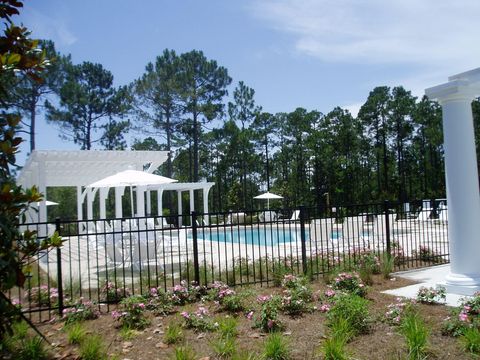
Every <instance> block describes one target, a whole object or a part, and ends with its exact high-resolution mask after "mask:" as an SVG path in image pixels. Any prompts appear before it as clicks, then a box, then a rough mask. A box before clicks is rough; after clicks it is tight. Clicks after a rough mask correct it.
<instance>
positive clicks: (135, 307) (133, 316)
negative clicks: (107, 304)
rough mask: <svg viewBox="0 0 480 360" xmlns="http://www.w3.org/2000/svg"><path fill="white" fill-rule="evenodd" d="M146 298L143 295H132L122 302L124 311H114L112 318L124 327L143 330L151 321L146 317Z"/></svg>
mask: <svg viewBox="0 0 480 360" xmlns="http://www.w3.org/2000/svg"><path fill="white" fill-rule="evenodd" d="M145 302H146V300H145V298H144V297H143V296H141V295H132V296H129V297H127V298H125V299H123V300H122V301H121V305H122V306H123V311H121V312H119V311H112V317H113V318H114V319H115V320H117V321H119V322H120V324H121V326H122V327H126V328H129V329H138V330H141V329H143V328H145V327H146V326H147V325H148V324H149V323H150V321H149V320H148V319H147V318H146V317H145V309H146V305H145Z"/></svg>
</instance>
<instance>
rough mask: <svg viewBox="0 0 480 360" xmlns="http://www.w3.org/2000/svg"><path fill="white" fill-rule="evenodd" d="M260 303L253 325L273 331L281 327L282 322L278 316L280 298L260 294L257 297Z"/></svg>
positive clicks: (266, 330)
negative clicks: (258, 312)
mask: <svg viewBox="0 0 480 360" xmlns="http://www.w3.org/2000/svg"><path fill="white" fill-rule="evenodd" d="M257 301H258V302H259V303H260V306H261V308H260V314H259V315H257V316H255V319H254V321H255V327H257V328H260V329H262V330H263V331H265V332H274V331H278V330H281V329H283V326H284V325H283V324H282V322H281V321H280V319H279V318H278V313H279V309H280V306H281V299H280V297H279V296H276V295H274V296H271V295H260V296H258V297H257Z"/></svg>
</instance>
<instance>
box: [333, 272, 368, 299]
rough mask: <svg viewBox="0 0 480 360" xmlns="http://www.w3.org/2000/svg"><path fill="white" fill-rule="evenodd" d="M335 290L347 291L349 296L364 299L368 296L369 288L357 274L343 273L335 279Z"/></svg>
mask: <svg viewBox="0 0 480 360" xmlns="http://www.w3.org/2000/svg"><path fill="white" fill-rule="evenodd" d="M332 288H333V289H334V290H340V291H345V292H347V293H349V294H354V295H358V296H361V297H364V296H365V295H366V294H367V287H366V285H365V284H364V283H363V281H362V279H361V278H360V276H359V275H358V274H357V273H355V272H354V273H348V272H341V273H339V274H338V275H337V276H335V278H334V279H333V284H332Z"/></svg>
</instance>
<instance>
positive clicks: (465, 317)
mask: <svg viewBox="0 0 480 360" xmlns="http://www.w3.org/2000/svg"><path fill="white" fill-rule="evenodd" d="M458 320H460V321H463V322H467V321H468V315H467V314H466V313H464V312H463V311H462V312H461V313H460V314H458Z"/></svg>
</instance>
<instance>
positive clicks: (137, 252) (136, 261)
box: [132, 240, 163, 270]
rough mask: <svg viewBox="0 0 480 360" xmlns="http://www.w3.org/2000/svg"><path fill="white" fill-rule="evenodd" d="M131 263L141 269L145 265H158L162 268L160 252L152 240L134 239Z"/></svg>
mask: <svg viewBox="0 0 480 360" xmlns="http://www.w3.org/2000/svg"><path fill="white" fill-rule="evenodd" d="M132 247H133V249H132V265H133V266H134V267H135V268H136V269H137V270H141V269H142V268H145V267H158V268H159V269H163V267H162V261H161V259H162V258H161V257H160V254H158V253H157V247H156V246H155V242H154V241H141V240H140V241H135V244H132Z"/></svg>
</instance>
